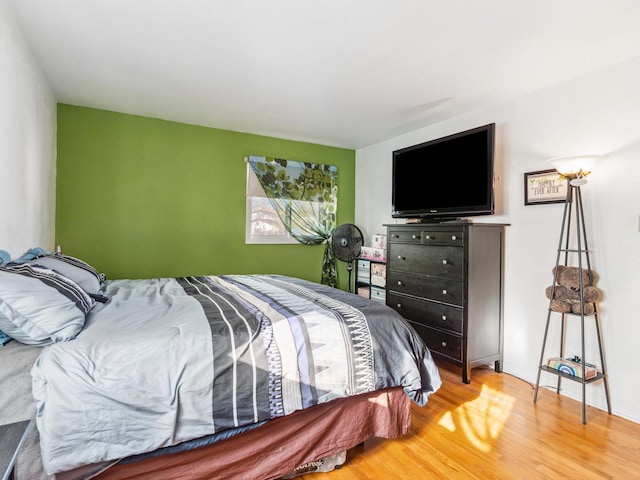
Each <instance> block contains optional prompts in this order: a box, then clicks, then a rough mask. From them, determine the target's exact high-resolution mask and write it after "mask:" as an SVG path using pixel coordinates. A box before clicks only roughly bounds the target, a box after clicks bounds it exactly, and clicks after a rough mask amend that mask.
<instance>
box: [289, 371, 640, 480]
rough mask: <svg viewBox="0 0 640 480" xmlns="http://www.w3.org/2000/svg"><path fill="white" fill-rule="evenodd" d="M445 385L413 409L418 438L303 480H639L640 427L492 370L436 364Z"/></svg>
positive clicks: (391, 443) (356, 453) (366, 452)
mask: <svg viewBox="0 0 640 480" xmlns="http://www.w3.org/2000/svg"><path fill="white" fill-rule="evenodd" d="M438 365H439V367H440V373H441V375H442V377H443V386H442V387H441V389H440V390H439V391H438V392H437V393H436V394H435V395H433V396H432V397H431V398H430V400H429V402H428V404H427V405H426V406H424V407H422V408H419V407H417V406H415V405H414V406H413V421H412V426H411V432H410V433H409V434H408V435H407V436H405V437H403V438H400V439H395V440H378V439H372V440H368V441H367V442H365V443H364V445H363V446H359V447H356V448H354V449H352V450H350V451H349V452H348V455H347V462H346V463H345V465H344V466H343V467H342V468H341V469H339V470H334V471H333V472H329V473H314V474H307V475H305V476H303V477H298V478H300V479H302V480H356V479H357V480H362V479H372V480H373V479H375V480H388V479H431V478H437V479H447V480H449V479H558V480H572V479H575V480H587V479H588V480H591V479H624V480H626V479H640V425H639V424H636V423H633V422H630V421H627V420H624V419H622V418H620V417H616V416H614V415H609V414H608V413H607V412H605V411H601V410H598V409H596V408H587V424H586V425H582V422H581V419H582V417H581V415H582V413H581V412H582V410H581V408H582V407H581V404H580V402H577V401H575V400H572V399H568V398H566V397H564V396H560V395H556V393H555V391H551V390H545V389H540V391H539V394H538V402H537V403H536V404H535V405H534V404H533V386H532V385H530V384H529V383H527V382H525V381H523V380H520V379H518V378H516V377H513V376H511V375H508V374H505V373H502V374H499V373H495V372H494V371H493V370H492V369H490V368H477V369H474V370H472V375H471V384H470V385H465V384H463V383H462V382H461V380H460V371H459V369H456V367H453V366H449V365H448V364H446V363H443V362H438Z"/></svg>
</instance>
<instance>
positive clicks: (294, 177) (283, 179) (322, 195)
mask: <svg viewBox="0 0 640 480" xmlns="http://www.w3.org/2000/svg"><path fill="white" fill-rule="evenodd" d="M248 162H249V165H251V169H252V170H253V171H254V172H255V174H256V177H258V180H259V181H260V185H262V188H263V189H264V192H265V194H266V195H267V198H269V201H270V202H271V205H272V206H273V208H274V209H275V210H276V211H277V212H278V216H279V217H280V220H282V223H283V224H284V226H285V228H286V229H287V232H288V233H289V234H290V235H291V236H292V237H293V238H295V239H296V240H297V241H298V242H300V243H303V244H305V245H319V244H321V243H324V245H325V247H324V258H323V261H322V283H323V284H325V285H330V286H332V287H335V286H336V261H335V257H334V255H333V249H332V248H331V243H330V241H329V240H330V238H331V235H332V234H333V232H334V230H335V229H336V209H337V205H338V167H336V166H334V165H323V164H320V163H308V162H297V161H294V160H284V159H281V158H265V157H257V156H250V157H249V158H248Z"/></svg>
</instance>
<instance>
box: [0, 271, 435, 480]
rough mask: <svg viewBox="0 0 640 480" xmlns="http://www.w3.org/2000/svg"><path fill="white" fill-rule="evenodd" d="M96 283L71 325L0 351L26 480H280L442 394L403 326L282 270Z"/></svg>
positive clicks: (397, 426)
mask: <svg viewBox="0 0 640 480" xmlns="http://www.w3.org/2000/svg"><path fill="white" fill-rule="evenodd" d="M41 260H42V259H39V260H38V259H35V260H33V261H32V263H31V264H32V267H31V269H34V268H36V269H37V268H38V267H35V266H34V265H37V264H38V262H39V261H41ZM43 268H44V267H43ZM47 268H49V269H50V270H53V269H51V268H50V266H49V267H47ZM2 273H3V272H2V271H0V282H2V280H3V277H2ZM5 278H6V273H5ZM97 282H98V284H95V282H94V284H93V285H90V286H89V287H85V288H87V291H90V290H96V291H95V292H90V299H91V300H89V303H90V304H91V305H90V308H89V309H88V310H87V312H86V313H85V315H84V321H83V322H81V323H82V324H81V325H80V327H79V328H77V326H76V327H74V328H77V332H75V333H69V332H68V330H64V329H60V330H56V331H55V332H54V333H53V334H52V335H51V337H55V341H53V343H51V342H46V341H40V340H39V341H38V342H35V343H51V344H50V345H48V346H40V345H24V344H21V343H19V342H16V341H14V342H9V343H8V344H7V345H5V346H4V347H1V348H0V365H2V366H3V368H2V369H1V370H2V372H0V381H1V382H2V383H1V385H2V391H1V393H0V408H1V410H0V412H1V413H0V421H1V422H2V423H7V422H9V421H18V420H23V419H25V418H29V417H31V418H33V420H34V424H35V425H36V426H37V428H34V429H33V430H32V432H31V434H30V438H29V439H28V441H27V444H26V447H25V449H24V451H23V455H22V457H23V458H24V457H25V456H29V457H28V459H24V460H22V461H19V464H18V468H19V469H23V471H22V472H21V474H22V476H23V477H24V478H50V476H52V475H55V478H59V479H63V480H67V479H81V478H98V479H104V480H108V479H112V480H113V479H124V478H191V479H196V478H203V479H205V478H255V479H258V478H265V479H267V478H279V477H281V476H282V475H284V474H286V473H287V472H290V471H291V470H293V469H294V468H295V467H296V466H299V465H301V464H303V463H306V462H311V461H315V460H318V459H321V458H324V457H327V456H330V455H333V454H336V453H338V452H341V451H344V450H347V449H349V448H351V447H354V446H355V445H357V444H359V443H361V442H362V441H364V440H366V439H367V438H370V437H374V436H377V437H384V438H395V437H398V436H400V435H403V434H405V433H407V431H408V428H409V425H410V402H411V401H413V402H415V403H416V404H418V405H424V404H425V403H426V402H427V400H428V398H429V396H430V395H431V394H432V393H434V392H435V391H436V390H437V389H438V387H439V386H440V377H439V375H438V371H437V368H436V366H435V364H434V363H433V360H432V358H431V355H430V353H429V351H428V349H427V348H426V346H425V345H424V343H423V342H422V340H420V338H419V337H418V335H417V334H416V333H415V332H414V331H413V330H412V329H411V327H410V326H409V325H408V324H407V322H406V321H405V320H404V319H402V317H400V316H399V315H398V314H397V313H396V312H394V311H393V310H392V309H390V308H388V307H386V306H385V305H383V304H381V303H379V302H375V301H371V300H367V299H364V298H362V297H359V296H357V295H354V294H351V293H347V292H343V291H340V290H337V289H334V288H330V287H326V286H323V285H319V284H315V283H313V282H308V281H305V280H301V279H296V278H290V277H284V276H280V275H225V276H201V277H181V278H158V279H147V280H113V281H104V280H103V279H101V278H99V277H97ZM5 283H6V282H5ZM3 294H4V295H6V292H4V293H3V292H2V291H0V295H3ZM5 300H6V298H5ZM0 307H2V305H1V304H0ZM76 307H77V303H76ZM2 312H3V310H2V309H1V308H0V316H1V315H2ZM5 316H6V311H5ZM72 316H73V315H72ZM77 316H78V315H77V314H75V316H73V317H74V318H76V317H77ZM5 320H6V319H5ZM43 321H44V322H48V321H49V318H48V317H47V318H46V320H43ZM74 321H75V320H74ZM76 323H77V322H76ZM0 325H2V324H0ZM5 329H6V325H5ZM5 365H7V366H9V367H8V368H5ZM8 386H10V387H8ZM29 386H30V387H31V392H28V390H29ZM7 392H11V394H9V393H7ZM31 394H32V396H31ZM38 444H39V447H38ZM38 450H39V455H38ZM33 455H38V456H39V458H38V460H37V462H34V461H33V458H32V457H33ZM19 471H20V470H19Z"/></svg>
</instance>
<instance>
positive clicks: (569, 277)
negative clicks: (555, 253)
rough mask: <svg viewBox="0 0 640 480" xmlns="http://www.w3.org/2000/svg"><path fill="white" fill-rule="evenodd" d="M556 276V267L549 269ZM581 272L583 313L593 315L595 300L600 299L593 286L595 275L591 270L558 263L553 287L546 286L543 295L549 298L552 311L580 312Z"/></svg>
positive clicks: (596, 289)
mask: <svg viewBox="0 0 640 480" xmlns="http://www.w3.org/2000/svg"><path fill="white" fill-rule="evenodd" d="M551 272H552V273H553V275H554V277H555V276H556V269H555V268H553V269H552V271H551ZM581 274H582V287H583V293H582V300H583V302H584V308H583V309H582V310H583V311H584V315H593V314H594V313H595V302H597V301H598V300H600V298H601V296H602V294H601V292H600V290H599V289H598V288H597V287H596V286H595V283H596V280H597V278H598V277H597V275H596V273H595V272H594V271H593V270H591V275H589V270H586V269H584V268H583V269H582V271H581V270H580V268H579V267H567V266H564V265H558V275H557V278H556V285H555V289H554V287H553V285H552V286H549V287H547V289H546V290H545V295H546V296H547V298H548V299H550V300H551V302H550V304H549V308H550V309H551V310H552V311H554V312H560V313H578V314H580V313H581V308H580V275H581ZM552 290H553V299H551V291H552Z"/></svg>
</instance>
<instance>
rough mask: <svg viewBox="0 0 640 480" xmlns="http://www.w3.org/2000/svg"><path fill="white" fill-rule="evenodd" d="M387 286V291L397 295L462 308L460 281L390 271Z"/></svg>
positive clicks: (461, 285)
mask: <svg viewBox="0 0 640 480" xmlns="http://www.w3.org/2000/svg"><path fill="white" fill-rule="evenodd" d="M387 285H388V286H389V290H394V291H396V292H398V293H405V294H408V295H415V296H417V297H425V298H427V299H429V300H436V301H438V302H444V303H450V304H451V305H458V306H462V301H463V295H464V294H463V283H462V282H461V281H460V280H448V279H446V278H440V277H425V276H424V275H417V274H413V273H405V272H396V271H391V272H389V275H388V278H387Z"/></svg>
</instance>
